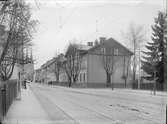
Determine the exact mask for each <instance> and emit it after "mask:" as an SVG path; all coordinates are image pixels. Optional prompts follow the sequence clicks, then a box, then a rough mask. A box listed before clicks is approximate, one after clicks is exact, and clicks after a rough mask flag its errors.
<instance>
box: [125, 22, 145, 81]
mask: <svg viewBox="0 0 167 124" xmlns="http://www.w3.org/2000/svg"><path fill="white" fill-rule="evenodd" d="M145 36H146V32H145V31H144V27H143V26H140V25H135V24H133V23H132V24H130V26H129V29H128V31H127V33H126V39H127V40H128V41H129V42H130V44H132V45H133V46H132V49H133V54H134V56H133V81H134V82H135V81H136V67H137V60H139V59H140V58H137V52H140V47H141V44H142V43H143V42H144V41H146V37H145ZM138 57H139V56H138ZM139 61H140V60H139Z"/></svg>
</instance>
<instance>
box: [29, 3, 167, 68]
mask: <svg viewBox="0 0 167 124" xmlns="http://www.w3.org/2000/svg"><path fill="white" fill-rule="evenodd" d="M28 1H30V2H31V3H32V5H33V10H32V14H33V18H34V19H38V20H39V22H40V25H39V26H38V32H37V33H36V34H35V35H34V39H33V43H34V48H33V54H34V58H35V59H36V65H35V68H39V67H40V66H41V65H42V64H44V63H45V62H46V61H47V60H49V59H51V58H53V57H54V56H55V54H56V52H57V51H58V52H59V53H61V52H64V51H65V48H66V47H67V45H68V43H69V41H72V40H74V39H75V42H78V43H81V44H86V43H87V42H89V41H93V42H94V41H95V39H96V38H98V37H101V36H102V37H107V38H109V37H113V38H115V39H116V40H118V41H119V42H121V43H122V44H124V45H126V46H127V47H128V44H127V43H126V40H124V36H123V35H122V34H123V33H122V32H126V31H127V30H128V27H129V24H130V23H135V24H137V25H143V26H144V29H145V31H146V32H147V38H148V39H150V35H151V27H150V26H151V25H152V24H154V17H156V16H157V13H158V11H164V10H165V0H28ZM34 5H35V6H34ZM96 30H97V31H96Z"/></svg>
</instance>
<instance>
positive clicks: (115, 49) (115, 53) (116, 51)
mask: <svg viewBox="0 0 167 124" xmlns="http://www.w3.org/2000/svg"><path fill="white" fill-rule="evenodd" d="M114 55H116V56H118V48H114Z"/></svg>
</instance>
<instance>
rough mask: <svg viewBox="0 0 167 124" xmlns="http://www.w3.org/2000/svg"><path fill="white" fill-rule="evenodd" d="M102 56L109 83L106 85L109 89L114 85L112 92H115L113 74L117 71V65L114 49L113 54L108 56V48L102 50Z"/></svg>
mask: <svg viewBox="0 0 167 124" xmlns="http://www.w3.org/2000/svg"><path fill="white" fill-rule="evenodd" d="M101 54H102V64H103V68H104V70H105V72H106V83H107V84H106V85H107V87H109V86H111V84H112V90H113V89H114V84H113V83H114V82H113V73H114V70H115V63H116V56H115V55H114V49H112V50H111V54H107V50H106V48H102V50H101ZM111 76H112V79H111ZM111 81H112V83H111Z"/></svg>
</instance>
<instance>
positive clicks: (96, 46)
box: [86, 38, 133, 55]
mask: <svg viewBox="0 0 167 124" xmlns="http://www.w3.org/2000/svg"><path fill="white" fill-rule="evenodd" d="M106 42H115V43H116V44H118V45H119V46H121V47H123V48H124V49H125V50H127V52H129V53H130V54H132V55H133V52H132V51H130V49H128V48H127V47H125V46H124V45H122V44H121V43H120V42H118V41H117V40H115V39H113V38H109V39H106V40H105V41H104V42H102V43H99V44H98V45H95V46H94V47H92V48H90V49H89V50H88V51H87V52H91V51H93V50H94V49H96V48H99V47H101V46H102V45H104V44H105V43H106ZM87 52H86V53H87Z"/></svg>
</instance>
